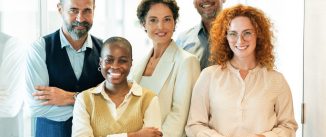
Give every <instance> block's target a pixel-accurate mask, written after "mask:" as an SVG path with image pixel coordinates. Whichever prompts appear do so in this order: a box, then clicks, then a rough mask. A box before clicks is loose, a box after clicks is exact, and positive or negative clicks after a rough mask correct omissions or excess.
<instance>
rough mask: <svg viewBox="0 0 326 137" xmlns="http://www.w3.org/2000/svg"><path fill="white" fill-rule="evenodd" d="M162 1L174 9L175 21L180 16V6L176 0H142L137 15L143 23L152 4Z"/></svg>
mask: <svg viewBox="0 0 326 137" xmlns="http://www.w3.org/2000/svg"><path fill="white" fill-rule="evenodd" d="M158 3H162V4H164V5H166V6H168V7H169V9H170V10H171V11H172V14H173V19H174V22H175V23H177V20H178V18H179V6H178V5H177V2H176V1H175V0H142V1H141V2H140V4H139V5H138V7H137V17H138V19H139V22H140V23H141V24H144V23H145V18H146V16H147V13H148V11H149V9H150V8H151V6H152V5H154V4H158Z"/></svg>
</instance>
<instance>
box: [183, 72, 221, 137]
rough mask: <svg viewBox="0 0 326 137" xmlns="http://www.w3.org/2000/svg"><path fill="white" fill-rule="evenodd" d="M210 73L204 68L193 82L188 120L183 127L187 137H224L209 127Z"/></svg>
mask: <svg viewBox="0 0 326 137" xmlns="http://www.w3.org/2000/svg"><path fill="white" fill-rule="evenodd" d="M210 75H211V74H210V73H207V70H204V71H203V72H202V73H201V74H200V76H199V78H198V80H197V82H196V84H195V87H194V91H193V94H192V99H191V106H190V110H189V117H188V122H187V126H186V128H185V130H186V133H187V136H189V137H224V136H222V135H221V134H219V133H218V132H217V131H216V130H214V129H211V128H210V127H209V120H210V118H209V117H210V115H211V114H210V109H209V108H210V104H209V100H210V98H209V88H210V86H211V85H210V83H211V81H210V78H209V76H210Z"/></svg>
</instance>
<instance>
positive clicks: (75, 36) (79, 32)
mask: <svg viewBox="0 0 326 137" xmlns="http://www.w3.org/2000/svg"><path fill="white" fill-rule="evenodd" d="M68 32H69V34H70V36H71V38H72V39H73V40H79V39H80V38H82V37H83V36H85V35H87V34H88V30H77V31H75V30H73V29H69V30H68Z"/></svg>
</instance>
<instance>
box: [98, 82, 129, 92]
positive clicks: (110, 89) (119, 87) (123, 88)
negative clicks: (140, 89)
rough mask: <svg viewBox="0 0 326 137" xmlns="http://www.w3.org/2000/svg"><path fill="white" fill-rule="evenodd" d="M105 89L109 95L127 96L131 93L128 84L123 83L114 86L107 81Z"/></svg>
mask: <svg viewBox="0 0 326 137" xmlns="http://www.w3.org/2000/svg"><path fill="white" fill-rule="evenodd" d="M104 87H105V88H104V89H105V92H106V93H107V94H108V95H113V96H114V95H125V94H127V93H128V92H129V90H130V89H131V86H129V85H128V82H123V83H122V84H119V85H113V84H111V83H109V82H107V81H105V84H104Z"/></svg>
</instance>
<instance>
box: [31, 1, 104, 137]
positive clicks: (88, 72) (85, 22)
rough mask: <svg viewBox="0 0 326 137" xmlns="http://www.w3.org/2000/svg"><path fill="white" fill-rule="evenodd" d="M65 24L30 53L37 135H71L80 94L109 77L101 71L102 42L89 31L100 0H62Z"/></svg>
mask: <svg viewBox="0 0 326 137" xmlns="http://www.w3.org/2000/svg"><path fill="white" fill-rule="evenodd" d="M57 8H58V11H59V13H60V15H61V17H62V20H63V25H62V27H61V28H60V29H59V30H57V31H56V32H54V33H52V34H49V35H46V36H44V37H41V38H40V39H39V40H37V41H35V42H34V43H33V44H32V45H31V46H30V47H29V49H28V51H27V62H26V63H27V71H26V84H27V96H28V97H27V104H28V105H29V107H30V110H31V115H32V117H35V118H36V132H35V136H36V137H70V136H71V127H72V111H73V105H74V102H75V97H76V96H77V94H78V93H79V92H81V91H83V90H86V89H88V88H91V87H94V86H96V85H97V84H99V83H100V82H102V81H103V80H104V79H103V77H102V75H101V73H100V71H98V67H99V57H100V52H101V51H100V50H101V47H102V41H101V40H99V39H98V38H96V37H94V36H91V35H90V34H89V33H88V32H89V30H90V29H91V27H92V24H93V16H94V8H95V0H60V2H59V3H58V4H57Z"/></svg>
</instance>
